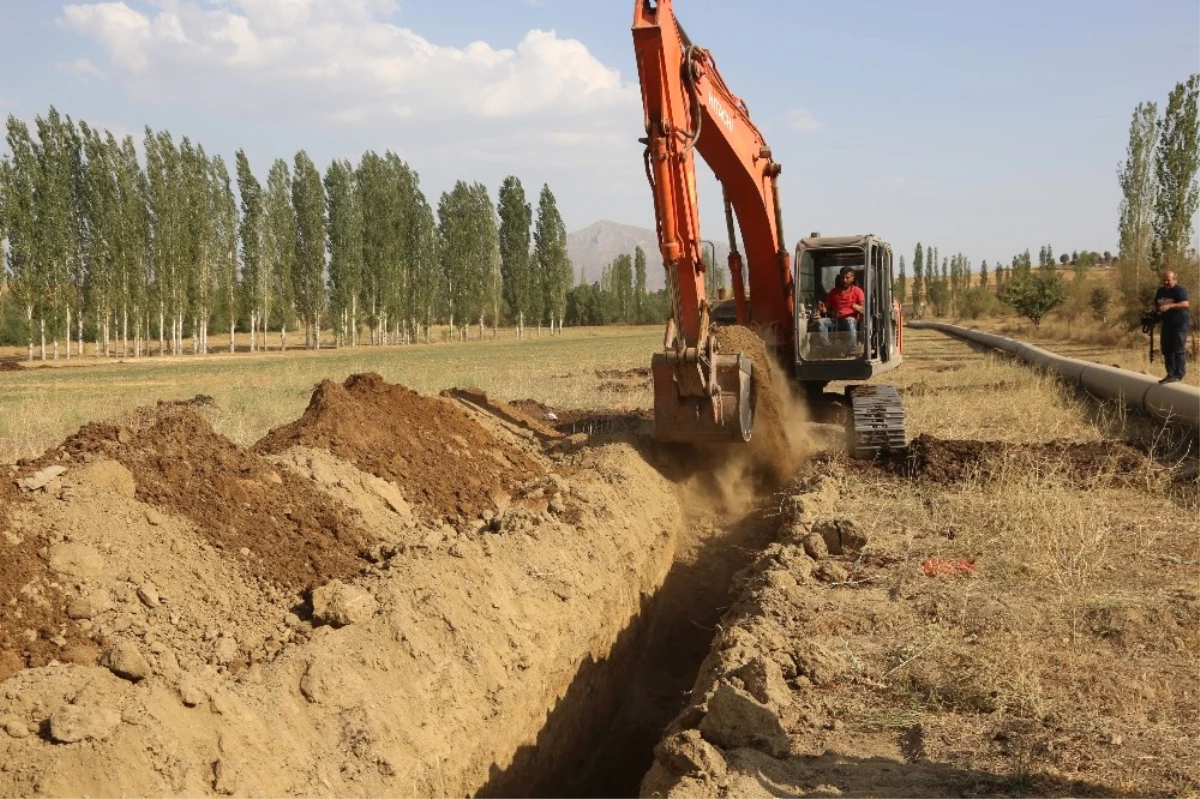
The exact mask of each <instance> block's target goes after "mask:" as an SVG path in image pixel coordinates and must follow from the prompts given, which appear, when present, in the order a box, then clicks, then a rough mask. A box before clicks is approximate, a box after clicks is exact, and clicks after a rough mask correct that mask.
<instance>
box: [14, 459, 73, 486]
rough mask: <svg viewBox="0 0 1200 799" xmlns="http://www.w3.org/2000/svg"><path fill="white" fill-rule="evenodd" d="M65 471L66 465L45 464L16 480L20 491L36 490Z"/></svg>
mask: <svg viewBox="0 0 1200 799" xmlns="http://www.w3.org/2000/svg"><path fill="white" fill-rule="evenodd" d="M66 471H67V467H66V466H59V465H57V464H56V465H54V466H47V467H46V468H45V469H41V470H39V471H37V472H35V473H34V474H33V475H32V476H30V477H26V478H25V479H23V480H18V481H17V485H18V486H19V487H20V488H21V490H22V491H37V490H38V489H39V488H45V487H46V486H48V485H49V484H50V481H51V480H53V479H54V478H56V477H58V476H59V475H60V474H63V473H64V472H66Z"/></svg>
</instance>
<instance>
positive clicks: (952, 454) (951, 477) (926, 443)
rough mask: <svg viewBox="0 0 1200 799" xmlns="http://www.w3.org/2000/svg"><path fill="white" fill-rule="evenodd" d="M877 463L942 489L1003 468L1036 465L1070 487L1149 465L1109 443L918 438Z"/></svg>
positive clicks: (1143, 458) (1140, 470) (1139, 470)
mask: <svg viewBox="0 0 1200 799" xmlns="http://www.w3.org/2000/svg"><path fill="white" fill-rule="evenodd" d="M876 463H877V464H878V465H880V466H882V467H884V468H885V469H887V470H889V471H891V472H893V473H896V474H900V475H903V476H905V477H919V478H921V479H923V480H928V481H930V482H933V483H940V484H945V483H955V482H959V481H962V480H965V479H969V478H973V477H980V476H990V475H995V474H996V473H998V472H999V471H1000V470H1001V469H1003V468H1005V464H1006V463H1008V464H1013V465H1018V466H1020V467H1022V468H1025V467H1029V468H1033V467H1035V465H1036V468H1040V469H1043V470H1047V471H1055V472H1057V473H1059V474H1061V475H1063V476H1064V477H1066V478H1067V479H1070V480H1073V481H1087V480H1093V479H1107V480H1119V479H1121V478H1128V477H1131V476H1134V475H1137V474H1142V473H1144V472H1145V470H1146V469H1147V468H1148V466H1149V463H1150V462H1149V461H1148V460H1147V459H1146V456H1145V455H1143V454H1142V453H1140V452H1138V451H1137V450H1135V449H1134V448H1132V447H1130V446H1128V445H1126V444H1123V443H1120V442H1113V441H1094V442H1077V441H1048V442H1046V443H1043V444H1012V443H1008V442H1004V441H970V440H961V439H941V438H937V437H936V436H933V435H930V434H929V433H922V434H921V435H919V436H917V437H916V438H915V439H913V440H912V441H911V442H910V443H909V445H908V448H907V449H905V450H900V451H898V452H882V453H880V455H879V457H878V459H877V460H876Z"/></svg>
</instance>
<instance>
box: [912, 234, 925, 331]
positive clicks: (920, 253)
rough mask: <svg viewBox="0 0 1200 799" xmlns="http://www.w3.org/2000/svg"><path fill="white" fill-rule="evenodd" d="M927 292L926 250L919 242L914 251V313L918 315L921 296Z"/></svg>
mask: <svg viewBox="0 0 1200 799" xmlns="http://www.w3.org/2000/svg"><path fill="white" fill-rule="evenodd" d="M924 294H925V252H924V250H923V249H922V247H921V242H919V241H918V242H917V246H916V249H915V250H914V251H913V290H912V303H913V311H914V313H913V315H914V316H916V315H918V314H917V309H918V308H919V307H920V304H921V298H922V297H923V296H924Z"/></svg>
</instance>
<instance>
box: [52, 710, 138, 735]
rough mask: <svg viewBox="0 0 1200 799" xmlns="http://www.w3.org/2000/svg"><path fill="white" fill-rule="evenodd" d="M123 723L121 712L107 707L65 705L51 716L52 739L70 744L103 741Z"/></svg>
mask: <svg viewBox="0 0 1200 799" xmlns="http://www.w3.org/2000/svg"><path fill="white" fill-rule="evenodd" d="M120 723H121V714H120V713H118V712H117V711H115V710H111V709H109V708H105V707H80V706H79V705H63V706H62V707H60V708H59V709H58V710H56V711H55V712H54V715H52V716H51V717H50V740H52V741H54V742H55V743H60V744H69V743H75V742H76V741H89V740H92V741H103V740H105V739H107V738H108V737H109V736H110V735H112V733H113V730H115V729H116V728H117V725H119V724H120Z"/></svg>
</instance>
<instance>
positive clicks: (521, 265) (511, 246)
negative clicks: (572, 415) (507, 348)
mask: <svg viewBox="0 0 1200 799" xmlns="http://www.w3.org/2000/svg"><path fill="white" fill-rule="evenodd" d="M497 201H498V202H497V211H498V212H499V214H500V228H499V236H500V274H501V277H502V279H503V284H504V302H505V304H506V305H507V306H508V312H509V314H510V315H511V316H512V318H513V320H514V322H515V323H516V325H517V328H518V331H519V330H520V329H521V328H523V327H524V324H525V315H526V313H529V315H530V316H532V315H533V313H532V310H533V309H532V306H531V304H530V299H531V296H532V294H533V292H532V290H531V280H530V277H531V270H530V251H529V247H530V238H529V237H530V226H531V225H532V224H533V207H532V206H530V204H529V203H528V202H526V200H525V189H524V188H523V187H522V186H521V181H520V179H519V178H517V177H515V176H513V175H509V176H508V177H506V178H505V179H504V182H503V183H501V184H500V191H499V194H498V196H497Z"/></svg>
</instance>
